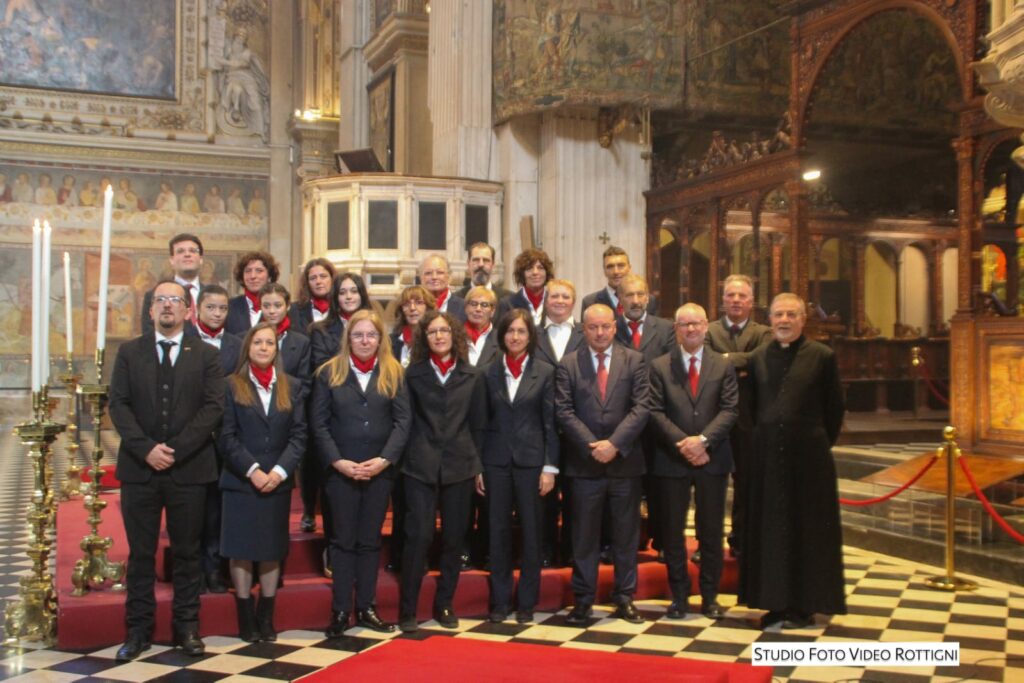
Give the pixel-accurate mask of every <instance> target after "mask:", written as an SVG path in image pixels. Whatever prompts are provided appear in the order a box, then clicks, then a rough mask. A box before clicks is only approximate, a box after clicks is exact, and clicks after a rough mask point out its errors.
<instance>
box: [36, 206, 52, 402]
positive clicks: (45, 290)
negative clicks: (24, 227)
mask: <svg viewBox="0 0 1024 683" xmlns="http://www.w3.org/2000/svg"><path fill="white" fill-rule="evenodd" d="M52 271H53V229H52V228H51V227H50V221H43V280H42V285H43V286H42V308H41V310H42V313H43V316H42V320H41V322H40V325H41V327H40V333H41V336H40V339H39V341H40V344H39V348H40V352H41V354H42V367H41V368H40V375H39V384H40V385H41V386H46V385H47V384H49V382H50V276H51V274H52Z"/></svg>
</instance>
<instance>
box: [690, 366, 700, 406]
mask: <svg viewBox="0 0 1024 683" xmlns="http://www.w3.org/2000/svg"><path fill="white" fill-rule="evenodd" d="M698 381H700V374H699V373H698V372H697V356H690V393H691V394H693V396H694V398H696V396H697V382H698Z"/></svg>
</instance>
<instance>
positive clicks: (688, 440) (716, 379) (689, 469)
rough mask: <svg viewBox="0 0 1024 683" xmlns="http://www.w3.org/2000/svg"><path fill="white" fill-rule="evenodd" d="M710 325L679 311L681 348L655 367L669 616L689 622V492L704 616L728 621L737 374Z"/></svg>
mask: <svg viewBox="0 0 1024 683" xmlns="http://www.w3.org/2000/svg"><path fill="white" fill-rule="evenodd" d="M707 329H708V318H707V314H706V313H705V312H704V309H703V308H702V307H700V306H698V305H697V304H692V303H690V304H684V305H683V306H681V307H680V308H679V310H678V311H676V323H675V337H676V341H677V342H678V344H679V347H678V349H674V350H672V351H671V352H669V353H667V354H665V355H664V356H661V357H660V358H658V359H657V360H655V361H654V363H653V364H652V365H651V426H652V427H653V431H654V432H655V434H656V436H657V439H656V446H657V447H656V448H655V451H654V457H653V460H652V463H651V466H652V469H653V474H654V477H655V481H656V482H657V485H658V499H659V500H662V501H665V502H666V503H668V502H669V501H671V504H666V505H663V506H662V508H661V509H660V510H659V513H660V516H661V524H662V533H661V537H662V540H663V543H664V546H665V562H666V564H667V565H668V583H669V588H670V589H671V591H672V604H671V605H669V608H668V610H667V611H666V613H665V616H666V617H668V618H669V619H682V618H684V617H685V615H686V605H687V596H688V595H689V592H690V577H689V574H688V573H687V571H686V565H687V562H686V545H685V543H684V540H683V536H684V534H685V531H686V515H687V512H688V510H689V507H690V487H691V486H692V487H695V488H696V489H697V496H696V499H697V517H696V523H697V537H698V538H699V539H700V544H701V561H700V581H699V585H700V595H701V613H702V614H703V615H704V616H706V617H708V618H709V619H721V618H722V617H723V616H724V614H725V612H724V611H723V610H722V607H721V606H720V605H719V604H718V600H717V598H718V583H719V581H720V580H721V578H722V563H723V560H722V526H723V524H724V519H725V492H726V489H727V488H728V484H729V471H730V470H731V469H732V449H731V446H730V443H729V430H730V429H731V428H732V425H733V423H734V422H735V421H736V414H737V412H736V400H737V398H736V397H737V389H736V371H735V370H733V368H732V365H730V364H729V361H727V360H726V359H725V358H723V357H722V356H721V355H719V354H717V353H715V352H714V351H712V350H711V349H707V348H705V347H704V335H705V333H706V332H707Z"/></svg>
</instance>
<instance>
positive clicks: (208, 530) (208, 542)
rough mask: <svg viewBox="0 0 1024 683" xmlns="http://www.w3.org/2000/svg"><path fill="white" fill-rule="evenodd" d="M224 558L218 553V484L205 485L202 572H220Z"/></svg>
mask: <svg viewBox="0 0 1024 683" xmlns="http://www.w3.org/2000/svg"><path fill="white" fill-rule="evenodd" d="M223 560H224V558H223V557H221V554H220V485H219V484H218V483H217V482H215V481H213V482H210V483H209V484H207V485H206V515H204V521H203V541H202V570H203V573H204V574H213V573H217V574H219V573H220V567H221V564H222V563H223Z"/></svg>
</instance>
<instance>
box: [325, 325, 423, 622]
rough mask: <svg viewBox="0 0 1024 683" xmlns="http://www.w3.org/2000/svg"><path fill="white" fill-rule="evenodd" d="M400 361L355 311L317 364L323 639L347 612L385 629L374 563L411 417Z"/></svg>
mask: <svg viewBox="0 0 1024 683" xmlns="http://www.w3.org/2000/svg"><path fill="white" fill-rule="evenodd" d="M402 374H403V373H402V366H401V365H400V364H399V362H398V361H396V360H395V359H394V357H393V356H392V355H391V343H390V341H389V340H388V338H387V334H386V331H385V329H384V323H383V322H381V319H380V316H379V315H377V314H376V313H375V312H373V311H357V312H356V313H355V315H353V316H352V318H351V320H350V321H349V323H348V325H347V326H346V331H345V336H344V340H343V342H342V347H341V351H340V352H339V353H338V354H336V355H335V356H334V358H332V359H331V360H329V361H327V362H326V363H325V364H324V365H322V366H321V367H320V369H319V370H317V374H316V383H315V386H314V389H313V401H312V406H313V408H312V410H313V418H312V421H313V429H314V433H315V435H316V436H315V438H316V445H317V449H318V450H319V452H320V459H321V467H322V468H323V470H325V471H326V475H325V476H326V483H325V489H326V493H327V499H328V500H330V506H329V508H330V512H331V515H332V516H333V524H331V533H330V539H329V540H330V543H331V558H332V559H331V566H332V571H333V579H334V599H333V602H332V603H331V624H330V626H328V627H327V631H326V635H327V637H328V638H339V637H341V635H342V634H344V632H345V629H347V628H348V624H349V616H350V615H351V614H352V591H353V589H354V590H355V593H356V601H355V607H356V612H355V613H356V624H357V625H359V626H365V627H366V628H370V629H373V630H374V631H381V632H383V633H389V632H391V631H394V630H395V627H394V625H393V624H387V623H384V621H383V620H382V619H381V618H380V617H379V616H378V615H377V610H376V608H375V606H374V601H375V597H376V592H377V565H378V563H379V559H380V540H381V526H382V525H383V524H384V517H385V515H386V514H387V510H388V495H389V494H390V493H391V484H392V480H393V477H394V468H395V467H396V466H397V465H398V461H399V458H400V457H401V455H402V451H403V450H404V449H405V444H406V441H407V440H408V438H409V425H410V423H411V421H412V416H411V413H410V409H409V393H408V391H407V390H406V387H405V380H404V379H403V377H402Z"/></svg>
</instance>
